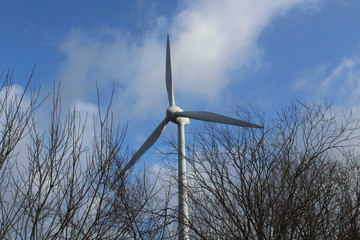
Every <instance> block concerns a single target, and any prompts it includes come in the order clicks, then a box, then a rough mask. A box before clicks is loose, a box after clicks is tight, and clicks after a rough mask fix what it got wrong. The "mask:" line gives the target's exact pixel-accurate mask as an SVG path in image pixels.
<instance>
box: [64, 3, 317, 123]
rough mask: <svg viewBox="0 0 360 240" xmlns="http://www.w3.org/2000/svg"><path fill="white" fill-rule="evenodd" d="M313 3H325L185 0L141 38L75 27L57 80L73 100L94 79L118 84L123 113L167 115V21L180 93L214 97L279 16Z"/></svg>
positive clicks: (90, 91) (91, 86)
mask: <svg viewBox="0 0 360 240" xmlns="http://www.w3.org/2000/svg"><path fill="white" fill-rule="evenodd" d="M314 2H318V0H272V1H268V0H255V1H254V0H242V1H239V0H225V1H216V0H207V1H205V0H198V1H183V2H182V6H183V8H182V10H181V11H179V12H178V13H177V14H176V15H175V16H174V18H173V19H171V20H170V22H169V23H168V22H167V20H166V19H165V18H164V17H162V16H160V17H159V18H158V19H157V21H156V22H157V25H156V27H154V29H150V30H149V31H148V32H147V33H146V34H144V36H143V37H142V39H141V40H137V39H134V38H132V36H130V35H127V34H126V33H123V32H120V31H117V30H116V29H111V28H100V29H97V30H90V31H88V30H79V29H75V30H73V31H72V32H71V33H70V34H69V35H68V36H67V37H66V38H65V39H64V41H63V42H62V43H61V44H60V50H61V51H62V52H63V53H64V54H65V56H66V61H65V62H64V63H63V65H62V67H61V69H60V70H59V74H58V79H59V80H60V81H61V82H63V85H62V88H63V90H64V92H65V97H66V98H67V99H69V101H74V100H76V99H77V100H79V99H82V98H84V97H89V94H94V92H95V81H98V82H99V85H100V87H103V86H107V85H108V84H109V83H111V82H115V88H116V89H117V91H116V93H115V101H114V102H115V104H116V108H117V109H118V110H119V112H121V113H122V115H125V116H127V117H128V118H131V117H134V116H136V117H139V116H142V117H146V116H148V115H149V114H151V115H152V116H159V119H160V118H162V115H161V117H160V113H161V114H162V113H163V109H162V108H161V107H160V106H163V107H165V106H166V105H167V103H166V90H165V84H164V75H165V74H164V70H165V69H164V65H165V64H164V63H165V34H166V30H165V29H167V26H169V28H170V31H169V32H170V34H171V44H172V63H173V79H174V85H175V88H176V92H180V93H181V94H179V95H181V96H190V95H191V96H192V97H191V98H200V99H202V101H204V102H206V101H214V100H217V98H218V97H219V96H220V95H221V93H222V90H224V89H225V88H226V86H227V85H228V83H229V82H230V81H231V79H230V77H229V76H230V73H231V71H233V70H235V69H239V68H241V67H243V66H244V65H248V64H249V62H250V63H251V61H252V60H254V58H258V57H259V51H258V50H257V49H258V46H257V44H256V40H257V38H258V36H259V34H260V33H261V31H262V30H263V29H264V28H265V27H266V26H267V25H268V24H269V22H270V21H271V19H272V18H273V17H275V16H278V15H281V14H284V13H286V12H287V11H288V10H289V9H290V8H292V7H294V6H297V5H299V4H308V3H314ZM159 36H161V37H159ZM237 81H241V79H237ZM187 94H189V95H187ZM178 98H179V96H178ZM187 99H189V98H188V97H187ZM177 100H178V99H177ZM159 105H160V106H159Z"/></svg>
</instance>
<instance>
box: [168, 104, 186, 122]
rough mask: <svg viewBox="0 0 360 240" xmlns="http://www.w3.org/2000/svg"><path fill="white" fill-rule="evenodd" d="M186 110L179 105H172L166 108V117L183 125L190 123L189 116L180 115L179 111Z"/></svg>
mask: <svg viewBox="0 0 360 240" xmlns="http://www.w3.org/2000/svg"><path fill="white" fill-rule="evenodd" d="M181 112H184V110H182V109H181V108H179V107H178V106H175V105H173V106H170V107H169V108H168V109H166V118H167V119H168V120H169V121H171V122H173V123H176V124H182V125H189V124H190V119H189V118H187V117H179V115H178V113H181Z"/></svg>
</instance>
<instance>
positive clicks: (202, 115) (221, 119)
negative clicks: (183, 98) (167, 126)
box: [176, 111, 263, 128]
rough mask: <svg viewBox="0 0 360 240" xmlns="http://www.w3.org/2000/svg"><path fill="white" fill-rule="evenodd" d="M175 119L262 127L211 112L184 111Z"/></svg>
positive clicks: (177, 114)
mask: <svg viewBox="0 0 360 240" xmlns="http://www.w3.org/2000/svg"><path fill="white" fill-rule="evenodd" d="M176 116H177V117H187V118H192V119H197V120H203V121H207V122H216V123H223V124H229V125H236V126H241V127H249V128H263V127H262V126H259V125H256V124H253V123H248V122H245V121H242V120H238V119H235V118H231V117H226V116H223V115H220V114H216V113H211V112H204V111H184V112H177V113H176Z"/></svg>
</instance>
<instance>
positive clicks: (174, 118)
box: [120, 36, 262, 240]
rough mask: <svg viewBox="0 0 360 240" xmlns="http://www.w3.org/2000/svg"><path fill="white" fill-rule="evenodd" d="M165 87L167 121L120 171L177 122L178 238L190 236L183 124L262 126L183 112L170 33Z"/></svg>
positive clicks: (122, 173) (212, 114) (224, 117)
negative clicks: (175, 81)
mask: <svg viewBox="0 0 360 240" xmlns="http://www.w3.org/2000/svg"><path fill="white" fill-rule="evenodd" d="M165 76H166V89H167V94H168V98H169V107H168V108H167V109H166V116H165V118H164V120H163V121H162V122H161V123H160V124H159V126H157V128H156V129H155V130H154V131H153V133H152V134H151V135H150V137H149V138H148V139H146V141H145V142H144V144H143V145H142V146H141V147H140V148H139V150H138V151H137V152H136V153H135V154H134V156H133V157H132V158H131V160H130V161H129V162H128V164H127V165H126V166H125V167H124V169H123V170H122V171H121V172H120V176H123V175H124V174H125V172H126V171H127V170H129V169H130V168H131V167H132V166H133V165H134V164H135V163H136V161H137V160H139V158H140V157H141V156H142V155H143V154H144V153H145V152H146V151H147V150H148V149H149V148H150V147H151V146H152V145H154V143H155V142H156V141H157V140H158V138H159V137H160V135H161V133H162V132H163V131H164V129H165V128H166V125H167V123H168V122H169V121H171V122H173V123H175V124H177V125H178V157H179V162H178V209H179V213H178V214H179V215H178V220H179V227H178V231H179V239H180V240H182V239H189V228H188V221H189V220H188V219H189V218H188V199H187V190H186V189H187V181H186V159H185V132H184V130H185V129H184V126H185V125H188V124H190V120H189V118H191V119H197V120H202V121H208V122H216V123H223V124H229V125H236V126H241V127H250V128H262V127H261V126H258V125H256V124H252V123H248V122H244V121H241V120H238V119H234V118H230V117H226V116H222V115H219V114H215V113H211V112H204V111H184V110H182V109H181V108H180V107H178V106H176V105H175V98H174V90H173V86H172V76H171V61H170V43H169V36H167V46H166V71H165Z"/></svg>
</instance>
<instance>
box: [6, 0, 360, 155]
mask: <svg viewBox="0 0 360 240" xmlns="http://www.w3.org/2000/svg"><path fill="white" fill-rule="evenodd" d="M359 12H360V1H358V0H271V1H269V0H237V1H235V0H223V1H217V0H179V1H169V0H157V1H155V0H154V1H151V0H148V1H145V0H121V1H120V0H118V1H115V0H112V1H110V0H109V1H95V0H88V1H66V0H64V1H56V0H54V1H45V0H39V1H25V0H23V1H20V0H19V1H5V0H0V18H1V19H0V30H1V38H0V67H1V70H5V71H6V70H10V71H12V72H13V75H14V77H15V83H16V84H19V85H20V86H21V85H23V84H24V82H25V80H26V79H27V76H29V74H30V72H31V70H32V68H33V66H34V65H35V64H36V65H37V67H36V74H35V77H34V84H37V85H41V86H42V89H43V91H44V92H47V91H50V90H49V89H51V87H52V84H53V80H54V79H55V80H56V81H58V82H60V83H61V86H62V97H63V101H64V103H65V104H76V106H77V107H78V109H79V110H80V111H89V112H91V111H94V109H95V104H96V98H95V97H94V96H95V95H96V91H95V82H98V84H99V86H100V90H101V92H102V93H103V96H104V102H106V96H107V94H108V93H109V92H110V90H111V88H112V86H113V84H114V87H115V96H114V105H113V110H114V111H115V116H116V118H117V119H118V120H119V121H120V122H122V123H126V122H128V123H129V133H128V138H129V139H131V148H132V149H136V148H137V146H139V145H140V144H141V142H142V141H143V140H144V139H145V138H146V137H147V136H148V135H149V134H150V133H151V132H152V130H153V129H154V128H155V127H156V126H157V124H158V122H160V121H161V120H162V119H163V117H164V114H165V109H166V107H167V97H166V88H165V79H164V75H165V74H164V71H165V67H164V66H165V43H166V42H165V41H166V35H167V34H168V33H169V34H170V38H171V51H172V64H173V80H174V87H175V97H176V102H177V104H178V105H179V106H180V107H182V108H184V109H186V110H209V111H214V112H217V113H221V114H226V113H228V112H229V109H228V108H227V106H231V105H232V104H233V103H236V104H239V105H247V104H249V103H251V104H252V105H254V106H256V107H257V108H258V109H259V111H261V112H265V114H266V115H271V114H272V113H273V111H274V110H276V109H278V107H280V106H283V105H287V104H289V103H290V102H292V101H293V100H295V99H299V100H301V101H304V100H306V101H309V102H312V101H315V102H322V101H323V100H324V99H325V98H327V99H329V100H334V105H335V107H336V108H337V109H339V110H343V111H348V110H350V109H352V110H354V111H355V112H358V111H359V109H360V101H359V100H360V97H359V96H360V15H359ZM43 111H45V110H43ZM193 122H195V121H193ZM195 126H196V125H195ZM191 127H192V125H190V127H188V128H191ZM153 152H155V151H153Z"/></svg>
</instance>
